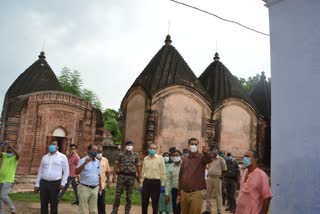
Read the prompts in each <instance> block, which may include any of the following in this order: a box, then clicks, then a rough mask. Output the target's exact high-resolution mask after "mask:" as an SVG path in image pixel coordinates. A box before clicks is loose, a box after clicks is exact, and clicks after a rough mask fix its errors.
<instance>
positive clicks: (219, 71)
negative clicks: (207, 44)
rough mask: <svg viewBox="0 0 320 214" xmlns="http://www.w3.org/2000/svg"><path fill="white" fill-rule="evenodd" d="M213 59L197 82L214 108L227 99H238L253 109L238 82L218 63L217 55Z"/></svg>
mask: <svg viewBox="0 0 320 214" xmlns="http://www.w3.org/2000/svg"><path fill="white" fill-rule="evenodd" d="M213 59H214V61H213V62H212V63H211V64H210V65H209V66H208V67H207V68H206V70H205V71H204V72H203V73H202V74H201V75H200V77H199V80H200V82H201V83H202V85H203V86H204V87H205V89H206V90H207V91H208V93H209V94H210V96H211V99H212V101H213V104H214V106H217V105H219V104H220V103H221V102H222V101H223V100H225V99H227V98H239V99H242V100H244V101H245V102H247V103H248V104H249V105H251V107H253V108H255V104H254V102H253V101H252V100H251V98H250V97H249V96H248V94H247V93H246V92H245V91H244V90H243V89H242V88H241V85H240V82H239V81H238V80H237V79H236V78H235V77H234V76H233V75H232V74H231V72H230V71H229V70H228V69H227V68H226V66H225V65H224V64H223V63H221V62H220V57H219V54H218V53H216V54H215V57H214V58H213Z"/></svg>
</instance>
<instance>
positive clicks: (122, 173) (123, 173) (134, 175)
mask: <svg viewBox="0 0 320 214" xmlns="http://www.w3.org/2000/svg"><path fill="white" fill-rule="evenodd" d="M119 174H120V175H126V176H132V177H136V173H125V172H119Z"/></svg>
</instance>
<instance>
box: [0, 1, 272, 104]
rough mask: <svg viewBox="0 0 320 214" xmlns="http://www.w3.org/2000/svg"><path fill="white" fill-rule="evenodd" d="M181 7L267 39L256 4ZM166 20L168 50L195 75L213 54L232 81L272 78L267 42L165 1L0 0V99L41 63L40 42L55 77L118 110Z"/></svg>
mask: <svg viewBox="0 0 320 214" xmlns="http://www.w3.org/2000/svg"><path fill="white" fill-rule="evenodd" d="M181 1H183V2H185V3H188V4H191V5H194V6H197V7H199V8H202V9H205V10H207V11H210V12H212V13H215V14H217V15H219V16H222V17H224V18H227V19H231V20H235V21H238V22H240V23H242V24H245V25H248V26H250V27H252V28H255V29H257V30H260V31H263V32H266V33H269V22H268V10H267V8H266V7H265V6H264V2H263V1H261V0H245V1H240V0H181ZM169 20H170V28H169V33H170V35H171V38H172V45H173V46H175V47H176V49H177V50H178V51H179V52H180V54H181V55H182V57H183V58H184V59H185V60H186V62H187V63H188V65H189V66H190V68H191V69H192V70H193V72H194V73H195V74H196V75H197V76H199V75H200V74H201V73H202V72H203V71H204V70H205V69H206V67H207V66H208V65H209V64H210V63H211V62H212V61H213V56H214V53H215V52H216V49H218V52H219V54H220V60H221V62H222V63H224V64H225V65H226V66H227V68H229V70H230V71H231V72H232V73H233V74H234V75H236V76H238V77H249V76H253V75H255V74H257V73H260V72H261V71H265V72H266V75H267V76H268V77H270V50H269V37H267V36H263V35H260V34H257V33H254V32H251V31H248V30H246V29H244V28H241V27H239V26H237V25H234V24H230V23H227V22H224V21H221V20H219V19H217V18H215V17H213V16H209V15H207V14H203V13H201V12H199V11H196V10H193V9H190V8H187V7H184V6H181V5H178V4H176V3H173V2H171V1H169V0H101V1H95V0H93V1H87V0H77V1H75V0H68V1H65V0H63V1H62V0H54V1H43V0H42V1H40V0H39V1H37V0H28V1H12V0H2V1H1V3H0V26H1V31H0V32H1V33H0V48H1V51H0V72H1V78H0V100H1V102H3V99H4V95H5V93H6V91H7V89H8V87H9V86H10V85H11V84H12V83H13V81H14V80H15V79H16V78H17V77H18V76H19V75H20V74H21V73H22V72H23V71H25V70H26V69H27V68H28V67H29V66H30V65H31V64H32V63H33V62H34V61H36V60H37V59H38V55H39V52H40V51H41V50H42V46H43V41H44V40H45V48H44V51H45V53H46V57H47V58H46V59H47V61H48V63H49V65H50V66H51V68H52V69H53V71H54V72H55V73H56V75H57V76H58V75H59V74H60V71H61V68H62V67H64V66H66V67H69V68H71V69H77V70H79V71H80V72H81V74H82V78H83V82H84V87H86V88H88V89H91V90H93V91H94V92H95V93H96V94H97V95H98V96H99V98H100V100H101V101H102V104H103V108H113V109H118V108H119V106H120V103H121V100H122V99H123V96H124V95H125V93H126V92H127V90H128V89H129V87H130V86H131V84H132V83H133V82H134V80H135V79H136V78H137V77H138V75H139V74H140V73H141V72H142V70H143V69H144V68H145V66H146V65H147V64H148V63H149V61H150V60H151V59H152V57H153V56H154V55H155V54H156V53H157V51H158V50H159V49H160V48H161V47H162V45H163V44H164V40H165V37H166V35H167V34H168V21H169ZM216 44H218V47H216V46H217V45H216ZM1 109H2V105H1V107H0V110H1Z"/></svg>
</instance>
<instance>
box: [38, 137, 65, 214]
mask: <svg viewBox="0 0 320 214" xmlns="http://www.w3.org/2000/svg"><path fill="white" fill-rule="evenodd" d="M48 149H49V153H48V154H46V155H44V156H43V157H42V160H41V164H40V167H39V171H38V176H37V180H36V183H35V187H34V192H35V193H37V192H39V190H40V201H41V214H47V213H48V204H50V213H51V214H56V213H58V202H59V200H58V196H59V191H60V190H63V189H64V187H65V185H66V183H67V180H68V176H69V164H68V159H67V157H66V156H65V155H64V154H62V153H60V152H59V151H58V146H57V141H52V142H51V143H50V144H49V147H48Z"/></svg>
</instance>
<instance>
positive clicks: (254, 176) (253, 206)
mask: <svg viewBox="0 0 320 214" xmlns="http://www.w3.org/2000/svg"><path fill="white" fill-rule="evenodd" d="M257 161H258V154H257V152H256V151H249V152H246V154H245V155H244V158H243V165H244V166H245V167H246V169H245V170H244V171H243V174H242V176H241V181H240V191H239V197H238V204H237V208H236V214H251V213H254V214H255V213H259V214H267V213H268V209H269V204H270V200H271V197H272V194H271V190H270V184H269V177H268V176H267V174H266V173H265V172H264V171H262V170H261V169H259V168H258V165H257Z"/></svg>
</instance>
